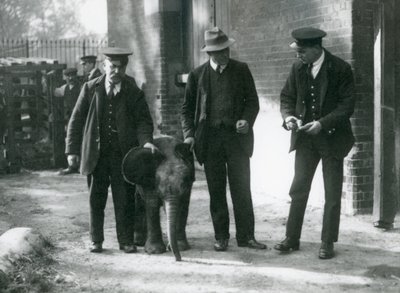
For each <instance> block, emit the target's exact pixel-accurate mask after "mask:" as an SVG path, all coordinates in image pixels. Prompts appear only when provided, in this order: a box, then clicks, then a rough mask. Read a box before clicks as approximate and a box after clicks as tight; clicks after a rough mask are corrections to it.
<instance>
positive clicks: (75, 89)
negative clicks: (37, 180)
mask: <svg viewBox="0 0 400 293" xmlns="http://www.w3.org/2000/svg"><path fill="white" fill-rule="evenodd" d="M77 73H78V70H77V69H76V68H67V69H64V71H63V75H64V79H65V81H66V84H64V85H63V86H61V87H60V88H57V89H56V90H55V94H56V95H58V96H60V97H61V98H62V99H63V104H64V121H65V125H67V124H68V121H69V118H70V117H71V113H72V110H73V109H74V106H75V103H76V101H77V99H78V96H79V93H80V87H81V85H80V82H79V80H78V75H77ZM78 169H79V167H78V166H68V167H67V168H66V169H63V170H60V172H59V173H58V174H59V175H68V174H73V173H79V170H78Z"/></svg>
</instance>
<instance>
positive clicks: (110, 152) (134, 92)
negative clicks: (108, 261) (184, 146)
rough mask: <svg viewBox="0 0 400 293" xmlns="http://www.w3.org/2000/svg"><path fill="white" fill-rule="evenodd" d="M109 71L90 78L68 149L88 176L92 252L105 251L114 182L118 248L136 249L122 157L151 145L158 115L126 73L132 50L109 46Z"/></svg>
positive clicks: (70, 131) (70, 127)
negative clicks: (106, 219) (109, 198)
mask: <svg viewBox="0 0 400 293" xmlns="http://www.w3.org/2000/svg"><path fill="white" fill-rule="evenodd" d="M103 54H104V55H105V60H104V64H103V68H104V71H105V74H104V75H101V76H100V77H98V78H95V79H92V80H90V81H88V82H86V83H85V84H84V85H83V87H82V90H81V93H80V95H79V98H78V101H77V103H76V105H75V108H74V111H73V112H72V116H71V119H70V122H69V125H68V132H67V139H66V154H67V155H68V163H69V164H70V165H71V166H77V165H79V161H80V171H81V173H82V174H83V175H87V176H88V183H89V194H90V199H89V201H90V235H91V240H92V245H91V247H90V251H91V252H101V251H102V250H103V247H102V243H103V241H104V233H103V226H104V209H105V206H106V202H107V194H108V188H109V186H110V185H111V191H112V197H113V202H114V210H115V220H116V229H117V238H118V242H119V248H120V249H121V250H124V251H125V252H126V253H132V252H136V246H135V245H134V244H133V224H134V223H133V221H132V218H133V216H134V215H133V214H132V213H133V211H134V206H132V205H133V200H132V191H131V190H129V186H128V185H127V183H126V182H125V181H124V179H123V176H122V173H121V163H122V159H123V158H124V156H125V154H126V153H127V152H128V151H129V150H130V149H131V148H132V147H135V146H143V147H145V148H150V149H152V151H154V150H155V149H156V147H155V146H154V145H153V144H152V139H153V136H152V134H153V121H152V119H151V116H150V112H149V108H148V105H147V103H146V100H145V97H144V93H143V92H142V91H141V90H140V89H139V88H138V87H137V85H136V83H135V81H134V79H132V78H127V77H126V76H125V70H126V67H127V64H128V56H129V55H131V54H132V52H131V51H130V50H127V49H124V48H116V47H114V48H104V49H103Z"/></svg>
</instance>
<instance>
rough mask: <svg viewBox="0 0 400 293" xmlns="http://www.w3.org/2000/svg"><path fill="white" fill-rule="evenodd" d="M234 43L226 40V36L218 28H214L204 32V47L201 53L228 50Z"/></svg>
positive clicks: (229, 39) (230, 39) (231, 40)
mask: <svg viewBox="0 0 400 293" xmlns="http://www.w3.org/2000/svg"><path fill="white" fill-rule="evenodd" d="M234 42H235V40H234V39H232V38H228V36H227V35H226V34H225V33H224V32H223V31H222V30H221V29H220V28H219V27H214V28H212V29H210V30H206V31H205V32H204V45H203V47H202V48H201V51H202V52H213V51H220V50H223V49H225V48H228V47H229V46H230V45H232V44H233V43H234Z"/></svg>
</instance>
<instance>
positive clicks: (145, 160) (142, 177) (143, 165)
mask: <svg viewBox="0 0 400 293" xmlns="http://www.w3.org/2000/svg"><path fill="white" fill-rule="evenodd" d="M164 158H165V157H164V155H163V154H162V153H161V152H159V151H155V152H154V153H153V152H152V151H151V149H148V148H143V147H134V148H132V149H130V150H129V152H128V153H127V154H126V155H125V157H124V159H123V161H122V175H123V177H124V179H125V181H126V182H128V183H130V184H138V185H141V186H143V187H148V188H153V187H154V186H155V177H156V170H157V167H158V166H159V164H160V162H162V160H164Z"/></svg>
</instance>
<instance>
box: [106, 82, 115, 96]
mask: <svg viewBox="0 0 400 293" xmlns="http://www.w3.org/2000/svg"><path fill="white" fill-rule="evenodd" d="M114 88H115V85H114V84H113V83H110V88H109V89H108V94H107V97H108V98H109V99H112V98H113V97H114Z"/></svg>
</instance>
